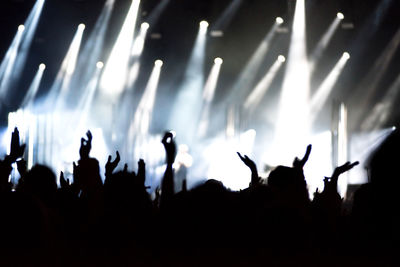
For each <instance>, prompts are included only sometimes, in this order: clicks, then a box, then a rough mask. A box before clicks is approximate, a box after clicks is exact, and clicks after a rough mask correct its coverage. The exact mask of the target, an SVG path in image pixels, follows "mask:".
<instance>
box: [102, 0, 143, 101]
mask: <svg viewBox="0 0 400 267" xmlns="http://www.w3.org/2000/svg"><path fill="white" fill-rule="evenodd" d="M139 2H140V1H139V0H132V4H131V6H130V8H129V11H128V14H127V16H126V18H125V21H124V24H123V26H122V29H121V31H120V33H119V35H118V38H117V41H116V42H115V44H114V47H113V49H112V51H111V53H110V56H109V58H108V61H107V64H106V65H105V68H104V71H103V75H102V78H101V82H100V86H101V89H102V90H103V91H104V92H106V93H108V94H111V95H114V96H117V95H118V94H119V93H121V92H122V91H123V89H124V87H125V83H126V81H127V75H128V71H129V68H128V65H129V59H130V54H131V48H132V42H133V40H134V39H135V37H134V32H135V25H136V20H137V15H138V9H139Z"/></svg>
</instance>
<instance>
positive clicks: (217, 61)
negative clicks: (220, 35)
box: [214, 57, 224, 65]
mask: <svg viewBox="0 0 400 267" xmlns="http://www.w3.org/2000/svg"><path fill="white" fill-rule="evenodd" d="M223 62H224V61H223V60H222V58H220V57H217V58H215V59H214V63H215V64H218V65H221V64H222V63H223Z"/></svg>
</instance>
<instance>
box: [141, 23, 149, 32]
mask: <svg viewBox="0 0 400 267" xmlns="http://www.w3.org/2000/svg"><path fill="white" fill-rule="evenodd" d="M140 27H141V28H142V29H143V30H145V31H146V30H148V29H149V27H150V25H149V24H148V23H147V22H143V23H142V24H141V25H140Z"/></svg>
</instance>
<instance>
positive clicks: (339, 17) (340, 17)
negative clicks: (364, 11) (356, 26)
mask: <svg viewBox="0 0 400 267" xmlns="http://www.w3.org/2000/svg"><path fill="white" fill-rule="evenodd" d="M336 16H337V18H338V19H340V20H343V19H344V15H343V13H341V12H338V13H337V15H336Z"/></svg>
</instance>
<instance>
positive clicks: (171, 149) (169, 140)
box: [161, 132, 176, 165]
mask: <svg viewBox="0 0 400 267" xmlns="http://www.w3.org/2000/svg"><path fill="white" fill-rule="evenodd" d="M161 143H163V145H164V148H165V152H166V156H167V164H168V165H172V164H173V163H174V161H175V156H176V144H175V141H174V136H173V135H172V133H171V132H167V133H165V135H164V137H163V139H162V141H161Z"/></svg>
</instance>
